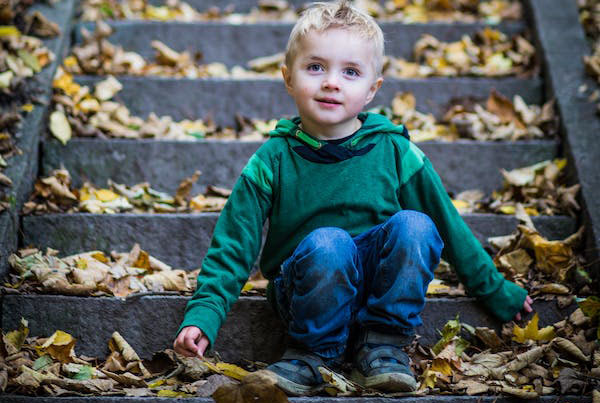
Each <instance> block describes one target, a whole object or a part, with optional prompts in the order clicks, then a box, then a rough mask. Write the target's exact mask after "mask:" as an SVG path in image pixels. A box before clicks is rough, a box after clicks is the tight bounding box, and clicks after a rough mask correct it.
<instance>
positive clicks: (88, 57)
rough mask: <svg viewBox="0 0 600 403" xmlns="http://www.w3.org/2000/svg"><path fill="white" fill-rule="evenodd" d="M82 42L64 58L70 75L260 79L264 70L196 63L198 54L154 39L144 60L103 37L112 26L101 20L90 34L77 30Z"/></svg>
mask: <svg viewBox="0 0 600 403" xmlns="http://www.w3.org/2000/svg"><path fill="white" fill-rule="evenodd" d="M81 32H82V36H83V44H81V45H76V46H73V48H72V50H71V52H72V55H70V56H68V57H67V58H65V60H64V61H63V65H64V68H65V70H67V71H68V72H69V73H72V74H88V75H107V74H114V75H123V74H127V75H132V76H159V77H176V78H193V79H197V78H206V77H222V78H240V79H242V78H261V77H264V76H265V73H261V72H252V71H251V70H247V69H244V68H242V67H239V66H234V67H232V68H231V70H230V69H228V68H227V66H225V64H223V63H207V64H202V63H200V61H201V59H202V56H201V55H200V54H196V55H191V54H190V53H189V52H187V51H183V52H177V51H176V50H174V49H171V48H170V47H168V46H167V45H165V44H164V43H162V42H160V41H158V40H154V41H152V42H151V46H152V48H153V49H154V50H156V56H155V60H154V61H148V60H146V59H144V58H143V57H142V56H141V55H140V54H139V53H136V52H133V51H125V50H124V49H123V47H122V46H119V45H114V44H112V43H111V42H110V41H109V40H108V39H107V38H108V37H109V36H110V35H111V34H112V32H113V29H112V27H110V26H109V25H108V24H106V23H105V22H103V21H98V22H97V23H96V28H95V31H94V33H93V34H92V33H90V32H88V31H87V30H86V29H85V28H82V30H81Z"/></svg>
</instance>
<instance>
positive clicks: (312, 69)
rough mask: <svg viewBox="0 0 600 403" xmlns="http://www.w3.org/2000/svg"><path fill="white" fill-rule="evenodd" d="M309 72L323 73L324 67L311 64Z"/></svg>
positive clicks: (308, 68)
mask: <svg viewBox="0 0 600 403" xmlns="http://www.w3.org/2000/svg"><path fill="white" fill-rule="evenodd" d="M307 70H308V71H321V70H323V67H322V66H321V65H320V64H309V65H308V67H307Z"/></svg>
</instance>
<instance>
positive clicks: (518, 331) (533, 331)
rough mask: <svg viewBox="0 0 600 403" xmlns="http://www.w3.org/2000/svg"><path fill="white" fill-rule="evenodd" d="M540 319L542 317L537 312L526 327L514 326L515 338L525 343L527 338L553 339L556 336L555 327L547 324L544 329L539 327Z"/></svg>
mask: <svg viewBox="0 0 600 403" xmlns="http://www.w3.org/2000/svg"><path fill="white" fill-rule="evenodd" d="M539 320H540V318H539V316H538V314H537V313H536V314H535V315H533V318H532V319H531V320H530V321H529V323H527V326H525V328H522V327H519V326H516V325H515V327H514V328H513V334H514V337H513V340H515V341H517V342H519V343H525V341H526V340H545V341H549V340H552V339H553V338H554V328H553V327H552V326H546V327H545V328H543V329H538V322H539Z"/></svg>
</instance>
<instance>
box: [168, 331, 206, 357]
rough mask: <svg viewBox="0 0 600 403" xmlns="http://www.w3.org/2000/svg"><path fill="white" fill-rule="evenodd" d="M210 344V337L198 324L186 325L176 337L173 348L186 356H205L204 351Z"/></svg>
mask: <svg viewBox="0 0 600 403" xmlns="http://www.w3.org/2000/svg"><path fill="white" fill-rule="evenodd" d="M208 344H209V341H208V338H207V337H206V336H205V335H204V334H203V333H202V330H200V329H198V328H197V327H196V326H186V327H184V328H183V329H181V332H179V335H178V336H177V338H176V339H175V342H174V343H173V349H174V350H175V352H177V353H179V354H182V355H185V356H186V357H196V356H197V357H200V358H204V351H205V350H206V347H208Z"/></svg>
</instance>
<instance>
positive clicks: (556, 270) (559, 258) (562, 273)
mask: <svg viewBox="0 0 600 403" xmlns="http://www.w3.org/2000/svg"><path fill="white" fill-rule="evenodd" d="M519 229H520V230H521V232H523V234H524V238H523V240H522V243H523V246H524V247H526V248H530V249H533V252H534V254H535V262H536V267H537V268H538V269H540V270H541V271H543V272H544V273H547V274H551V275H552V276H553V277H554V278H555V279H557V280H558V281H561V282H562V281H564V280H565V278H566V277H567V273H568V271H569V269H570V268H571V267H572V266H573V264H574V261H573V249H572V248H571V247H570V246H569V245H568V244H567V243H566V242H564V241H548V240H547V239H546V238H544V237H542V236H541V235H540V234H539V233H537V232H536V231H534V230H531V229H528V228H521V227H519Z"/></svg>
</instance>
